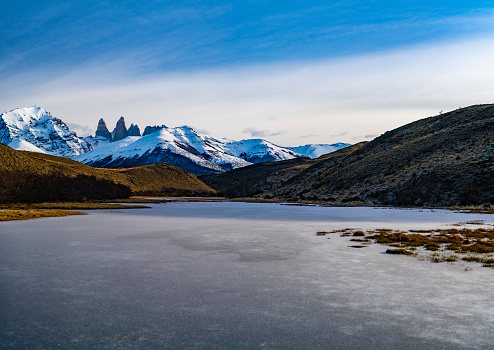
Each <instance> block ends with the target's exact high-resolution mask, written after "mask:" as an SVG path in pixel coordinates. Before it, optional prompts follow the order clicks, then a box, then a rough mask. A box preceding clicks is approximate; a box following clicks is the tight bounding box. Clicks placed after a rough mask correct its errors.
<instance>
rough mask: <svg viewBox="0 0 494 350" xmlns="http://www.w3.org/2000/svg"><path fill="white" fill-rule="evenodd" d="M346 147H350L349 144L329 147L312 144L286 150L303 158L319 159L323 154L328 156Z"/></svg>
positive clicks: (336, 144) (339, 143)
mask: <svg viewBox="0 0 494 350" xmlns="http://www.w3.org/2000/svg"><path fill="white" fill-rule="evenodd" d="M348 146H350V144H349V143H342V142H338V143H333V144H331V145H327V144H314V143H312V144H308V145H305V146H298V147H287V148H288V149H290V150H292V151H294V152H297V153H299V154H301V155H303V156H304V157H308V158H319V157H320V156H322V155H323V154H328V153H331V152H334V151H337V150H339V149H342V148H345V147H348Z"/></svg>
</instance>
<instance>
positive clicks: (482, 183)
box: [263, 105, 494, 206]
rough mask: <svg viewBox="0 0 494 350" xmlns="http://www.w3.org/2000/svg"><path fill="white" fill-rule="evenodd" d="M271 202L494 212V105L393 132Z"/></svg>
mask: <svg viewBox="0 0 494 350" xmlns="http://www.w3.org/2000/svg"><path fill="white" fill-rule="evenodd" d="M263 196H264V197H267V198H271V197H277V198H283V199H290V200H309V201H321V202H333V203H349V202H354V203H360V204H362V203H366V204H385V205H403V206H414V205H419V206H420V205H428V206H453V205H470V204H473V205H480V204H484V205H487V204H494V105H477V106H471V107H467V108H462V109H458V110H455V111H452V112H449V113H445V114H441V115H438V116H436V117H430V118H426V119H422V120H419V121H416V122H414V123H410V124H407V125H405V126H402V127H400V128H398V129H395V130H392V131H389V132H386V133H385V134H383V135H381V136H380V137H378V138H376V139H374V140H373V141H371V142H369V143H367V144H366V145H364V146H363V147H361V148H360V149H357V150H355V151H354V152H351V153H349V154H347V155H345V156H343V157H331V158H327V159H325V160H322V161H319V162H316V163H315V164H314V165H312V166H310V167H308V168H307V169H305V170H303V171H301V172H299V173H298V174H296V175H295V176H293V177H291V178H290V179H289V180H288V181H286V182H285V183H284V184H282V185H280V186H277V187H276V188H274V189H272V190H271V191H268V192H266V193H264V195H263Z"/></svg>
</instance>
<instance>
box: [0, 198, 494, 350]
mask: <svg viewBox="0 0 494 350" xmlns="http://www.w3.org/2000/svg"><path fill="white" fill-rule="evenodd" d="M475 220H483V221H484V222H485V224H493V223H494V215H477V214H459V213H454V212H451V211H444V210H435V211H430V210H399V209H386V208H324V207H300V206H289V205H278V204H258V203H257V204H255V203H184V202H173V203H167V204H158V205H152V209H140V210H125V211H91V212H90V215H88V216H75V217H66V218H50V219H40V220H33V221H24V222H8V223H0V303H1V304H0V305H1V309H0V310H1V312H0V344H3V346H4V347H5V348H23V347H24V348H37V347H40V348H52V347H56V346H59V347H62V348H71V349H77V348H101V349H107V348H123V349H126V348H155V349H162V348H180V349H182V348H189V349H206V348H207V349H210V348H215V349H257V348H263V349H364V348H365V349H398V348H399V349H456V348H457V349H460V348H461V349H484V348H485V349H488V348H492V345H493V344H494V338H493V333H494V304H493V303H492V300H493V299H494V289H493V287H494V282H493V281H494V278H493V276H494V270H492V269H489V268H483V267H481V266H480V265H479V264H472V263H465V262H457V263H453V264H449V263H441V264H433V263H430V262H428V261H421V260H418V259H416V258H412V257H406V256H394V255H388V254H384V251H385V250H386V247H384V246H380V245H372V246H370V247H367V248H363V249H354V248H350V247H349V245H351V242H349V240H348V239H347V238H342V237H339V235H338V234H331V235H327V236H322V237H321V236H316V235H315V233H316V232H317V231H321V230H324V231H328V230H332V229H343V228H349V227H351V228H361V229H373V228H400V229H425V228H445V227H448V226H449V225H451V224H455V223H459V222H467V221H475ZM328 237H329V238H330V239H328Z"/></svg>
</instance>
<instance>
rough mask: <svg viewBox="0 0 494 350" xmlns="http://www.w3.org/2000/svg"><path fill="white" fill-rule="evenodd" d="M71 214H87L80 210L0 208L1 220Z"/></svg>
mask: <svg viewBox="0 0 494 350" xmlns="http://www.w3.org/2000/svg"><path fill="white" fill-rule="evenodd" d="M69 215H86V214H85V213H81V212H78V211H69V210H40V209H28V210H11V209H6V210H0V221H13V220H29V219H38V218H46V217H60V216H69Z"/></svg>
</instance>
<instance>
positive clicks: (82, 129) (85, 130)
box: [66, 122, 96, 137]
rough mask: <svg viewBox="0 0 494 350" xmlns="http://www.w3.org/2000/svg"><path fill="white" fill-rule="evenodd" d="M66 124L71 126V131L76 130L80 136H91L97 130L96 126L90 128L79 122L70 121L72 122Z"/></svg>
mask: <svg viewBox="0 0 494 350" xmlns="http://www.w3.org/2000/svg"><path fill="white" fill-rule="evenodd" d="M66 124H67V126H68V127H69V129H70V131H73V132H75V133H76V134H77V136H79V137H83V136H89V135H91V134H93V133H95V132H96V127H94V128H90V127H89V126H87V125H80V124H77V123H70V122H69V123H66Z"/></svg>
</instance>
